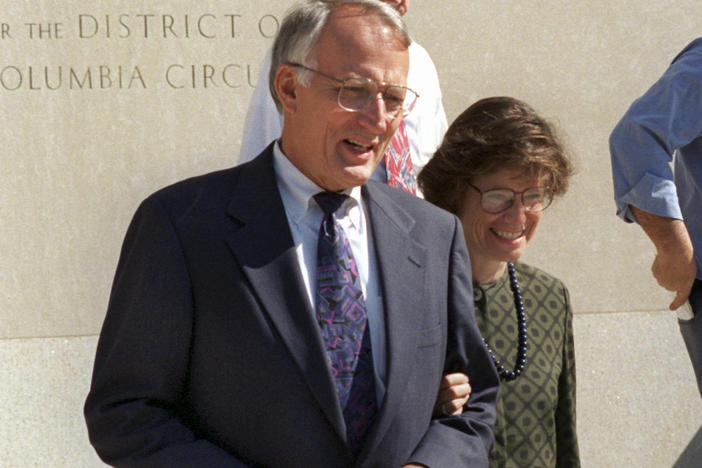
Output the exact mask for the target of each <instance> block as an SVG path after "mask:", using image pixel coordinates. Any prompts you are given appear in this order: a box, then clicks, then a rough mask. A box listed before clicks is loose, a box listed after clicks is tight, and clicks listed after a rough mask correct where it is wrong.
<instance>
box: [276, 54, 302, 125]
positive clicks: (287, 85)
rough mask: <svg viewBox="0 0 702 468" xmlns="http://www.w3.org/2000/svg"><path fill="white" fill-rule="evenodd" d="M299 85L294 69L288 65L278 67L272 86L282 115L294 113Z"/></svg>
mask: <svg viewBox="0 0 702 468" xmlns="http://www.w3.org/2000/svg"><path fill="white" fill-rule="evenodd" d="M299 85H300V82H299V81H298V79H297V71H296V70H295V68H294V67H292V66H290V65H288V64H282V65H280V66H279V67H278V71H277V72H276V74H275V81H273V86H274V88H275V92H276V94H277V95H278V99H279V100H280V103H281V105H282V106H283V113H286V112H292V113H294V112H295V110H296V109H297V87H298V86H299Z"/></svg>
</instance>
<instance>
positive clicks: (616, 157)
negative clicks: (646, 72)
mask: <svg viewBox="0 0 702 468" xmlns="http://www.w3.org/2000/svg"><path fill="white" fill-rule="evenodd" d="M701 115H702V39H697V40H695V41H693V42H692V43H691V44H690V45H689V46H688V47H687V48H686V49H684V50H683V51H682V52H681V53H680V54H679V55H678V57H676V59H675V60H674V61H673V63H672V64H671V65H670V67H669V68H668V69H667V70H666V72H665V73H664V74H663V76H661V78H660V79H659V80H658V81H657V82H656V83H655V84H654V85H653V86H652V87H651V88H650V89H649V90H648V91H647V92H646V93H645V94H644V95H643V96H641V97H640V98H639V99H637V100H636V101H634V103H633V104H632V105H631V107H630V108H629V109H628V110H627V112H626V113H625V114H624V116H623V117H622V119H621V120H620V121H619V123H618V124H617V125H616V127H615V128H614V130H613V131H612V134H611V135H610V138H609V147H610V154H611V162H612V176H613V181H614V197H615V201H616V204H617V215H618V216H619V217H621V218H622V219H624V220H625V221H627V222H635V218H634V216H633V214H632V213H631V210H630V209H629V205H634V206H636V207H637V208H639V209H641V210H644V211H647V212H649V213H653V214H656V215H659V216H664V217H668V218H677V219H682V218H683V216H682V213H681V210H680V206H679V203H678V194H677V190H676V185H675V182H674V176H673V170H672V168H671V161H672V159H673V155H674V154H675V152H676V151H677V150H679V149H681V148H684V147H685V146H686V145H688V144H690V143H691V142H693V141H694V140H695V139H697V138H699V137H700V135H702V118H701V117H700V116H701Z"/></svg>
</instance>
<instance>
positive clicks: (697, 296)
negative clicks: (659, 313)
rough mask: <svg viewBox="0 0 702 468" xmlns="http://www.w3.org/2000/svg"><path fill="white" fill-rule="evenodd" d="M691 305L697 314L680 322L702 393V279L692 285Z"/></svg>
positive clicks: (698, 386)
mask: <svg viewBox="0 0 702 468" xmlns="http://www.w3.org/2000/svg"><path fill="white" fill-rule="evenodd" d="M690 306H691V307H692V311H693V312H694V314H695V316H694V317H693V318H692V319H690V320H679V321H678V323H679V324H680V333H682V336H683V339H684V340H685V346H686V347H687V352H688V353H689V354H690V360H691V361H692V368H693V369H694V370H695V376H696V377H697V388H698V389H699V390H700V394H701V395H702V280H699V279H696V280H695V284H694V285H693V286H692V291H691V292H690Z"/></svg>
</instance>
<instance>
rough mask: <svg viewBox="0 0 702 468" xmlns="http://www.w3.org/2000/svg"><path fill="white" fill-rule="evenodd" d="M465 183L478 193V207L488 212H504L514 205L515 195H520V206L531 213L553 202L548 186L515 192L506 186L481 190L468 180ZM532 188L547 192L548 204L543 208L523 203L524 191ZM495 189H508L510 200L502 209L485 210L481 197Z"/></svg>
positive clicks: (542, 209)
mask: <svg viewBox="0 0 702 468" xmlns="http://www.w3.org/2000/svg"><path fill="white" fill-rule="evenodd" d="M466 184H468V185H469V186H470V187H472V188H473V189H475V190H476V191H477V192H478V193H479V194H480V208H481V209H482V210H483V211H485V212H486V213H490V214H500V213H504V212H505V211H507V210H509V209H510V208H512V206H514V200H515V198H516V197H517V195H521V197H520V199H521V202H522V206H524V209H525V210H526V211H529V212H531V213H540V212H542V211H544V210H546V208H548V207H549V206H551V203H553V190H552V189H551V188H550V187H529V188H528V189H526V190H522V191H521V192H515V191H514V190H512V189H508V188H494V189H490V190H486V191H484V192H483V191H482V190H480V189H479V188H478V187H476V186H475V185H473V184H471V183H470V182H466ZM533 189H543V190H545V191H546V192H545V193H548V194H549V199H548V200H549V201H548V204H547V205H546V206H544V207H543V208H541V209H540V210H534V209H531V208H529V207H528V206H527V205H526V203H524V194H525V193H526V192H528V191H530V190H533ZM496 190H508V191H510V192H512V200H510V204H509V205H508V206H507V207H505V208H504V209H502V210H500V211H488V210H486V209H485V208H484V207H483V198H484V197H485V195H486V194H488V193H489V192H492V191H496Z"/></svg>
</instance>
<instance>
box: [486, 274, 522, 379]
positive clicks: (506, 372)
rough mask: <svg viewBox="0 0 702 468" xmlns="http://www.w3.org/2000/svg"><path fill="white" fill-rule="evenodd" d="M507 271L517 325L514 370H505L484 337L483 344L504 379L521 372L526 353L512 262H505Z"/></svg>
mask: <svg viewBox="0 0 702 468" xmlns="http://www.w3.org/2000/svg"><path fill="white" fill-rule="evenodd" d="M507 271H508V272H509V287H510V289H511V290H512V295H513V296H514V306H515V308H516V309H517V324H518V327H519V344H518V348H517V361H516V363H515V366H514V370H513V371H511V370H507V369H505V366H504V365H502V363H501V362H500V361H499V360H498V359H497V358H496V357H495V354H494V353H493V352H492V350H491V349H490V345H488V343H487V341H485V338H483V342H485V346H487V350H488V353H489V354H490V358H492V362H493V363H494V364H495V367H496V368H497V372H498V373H499V374H500V377H502V378H503V379H504V380H514V379H516V378H517V377H519V375H520V374H521V373H522V371H523V370H524V366H526V353H527V327H526V316H525V315H524V305H523V304H522V293H521V291H520V289H519V282H518V281H517V274H516V273H515V271H514V264H513V263H512V262H509V263H507Z"/></svg>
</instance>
